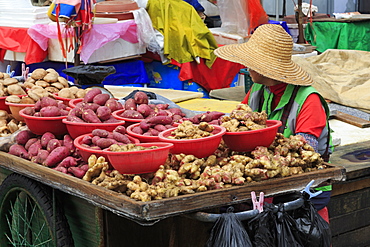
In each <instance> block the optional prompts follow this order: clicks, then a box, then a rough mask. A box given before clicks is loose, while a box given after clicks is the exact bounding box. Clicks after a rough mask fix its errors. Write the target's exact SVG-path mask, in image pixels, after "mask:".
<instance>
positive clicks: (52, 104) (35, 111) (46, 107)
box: [23, 97, 68, 117]
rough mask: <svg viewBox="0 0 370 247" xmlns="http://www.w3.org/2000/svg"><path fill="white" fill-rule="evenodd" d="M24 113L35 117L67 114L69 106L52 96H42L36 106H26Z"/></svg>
mask: <svg viewBox="0 0 370 247" xmlns="http://www.w3.org/2000/svg"><path fill="white" fill-rule="evenodd" d="M23 113H24V114H26V115H30V116H34V117H58V116H67V115H68V110H67V106H66V105H65V104H63V102H62V101H57V100H55V99H52V98H50V97H42V98H41V99H40V100H38V101H37V102H36V103H35V105H34V106H32V107H31V106H29V107H26V108H24V110H23Z"/></svg>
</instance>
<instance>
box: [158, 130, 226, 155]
mask: <svg viewBox="0 0 370 247" xmlns="http://www.w3.org/2000/svg"><path fill="white" fill-rule="evenodd" d="M213 127H214V128H215V129H214V130H213V132H212V134H213V135H212V136H207V137H203V138H197V139H169V138H167V137H168V136H170V135H171V132H172V131H174V130H175V129H176V127H175V128H171V129H168V130H165V131H163V132H161V133H159V135H158V137H159V140H161V141H163V142H169V143H173V145H174V146H173V148H172V149H171V153H173V154H180V153H183V154H192V155H194V156H195V157H197V158H204V157H207V156H210V155H212V154H213V153H214V152H215V151H216V149H217V147H218V145H219V144H220V142H221V139H222V136H223V135H224V134H225V132H226V129H225V128H224V127H222V126H218V125H213Z"/></svg>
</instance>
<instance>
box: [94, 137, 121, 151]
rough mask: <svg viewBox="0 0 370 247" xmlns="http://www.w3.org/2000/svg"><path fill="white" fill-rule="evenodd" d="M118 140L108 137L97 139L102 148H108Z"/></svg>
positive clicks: (97, 143)
mask: <svg viewBox="0 0 370 247" xmlns="http://www.w3.org/2000/svg"><path fill="white" fill-rule="evenodd" d="M116 143H117V141H116V140H114V139H108V138H100V139H99V140H97V141H96V145H97V146H98V147H100V148H101V149H104V148H108V147H110V146H111V145H113V144H116Z"/></svg>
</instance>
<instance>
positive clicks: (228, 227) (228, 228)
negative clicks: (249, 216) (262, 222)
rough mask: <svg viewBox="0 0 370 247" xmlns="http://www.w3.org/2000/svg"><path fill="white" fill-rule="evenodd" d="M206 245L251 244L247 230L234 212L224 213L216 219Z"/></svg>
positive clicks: (245, 245) (246, 245)
mask: <svg viewBox="0 0 370 247" xmlns="http://www.w3.org/2000/svg"><path fill="white" fill-rule="evenodd" d="M206 246H207V247H235V246H243V247H249V246H252V243H251V241H250V239H249V236H248V233H247V231H246V230H245V229H244V227H243V225H242V223H241V222H240V220H239V219H238V218H237V217H236V216H235V214H234V213H224V214H221V216H220V217H219V218H218V220H217V221H216V223H215V225H214V226H213V228H212V231H211V235H210V237H209V239H208V241H207V243H206Z"/></svg>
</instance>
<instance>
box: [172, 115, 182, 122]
mask: <svg viewBox="0 0 370 247" xmlns="http://www.w3.org/2000/svg"><path fill="white" fill-rule="evenodd" d="M181 119H182V116H180V115H177V114H175V115H173V116H172V120H173V121H174V122H179V121H180V120H181Z"/></svg>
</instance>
